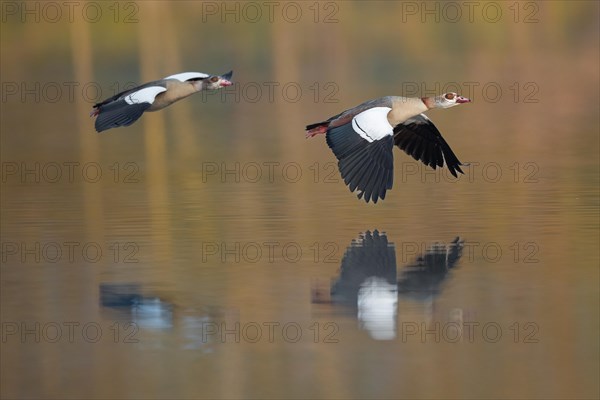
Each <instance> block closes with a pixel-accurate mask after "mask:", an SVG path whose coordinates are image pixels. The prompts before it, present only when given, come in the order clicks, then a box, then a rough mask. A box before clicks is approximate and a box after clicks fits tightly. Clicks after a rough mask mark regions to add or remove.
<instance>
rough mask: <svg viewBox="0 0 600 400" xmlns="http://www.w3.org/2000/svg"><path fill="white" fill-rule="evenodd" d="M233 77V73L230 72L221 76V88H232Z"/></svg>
mask: <svg viewBox="0 0 600 400" xmlns="http://www.w3.org/2000/svg"><path fill="white" fill-rule="evenodd" d="M232 75H233V71H229V72H228V73H226V74H223V75H221V76H220V78H221V86H231V85H233V82H231V76H232Z"/></svg>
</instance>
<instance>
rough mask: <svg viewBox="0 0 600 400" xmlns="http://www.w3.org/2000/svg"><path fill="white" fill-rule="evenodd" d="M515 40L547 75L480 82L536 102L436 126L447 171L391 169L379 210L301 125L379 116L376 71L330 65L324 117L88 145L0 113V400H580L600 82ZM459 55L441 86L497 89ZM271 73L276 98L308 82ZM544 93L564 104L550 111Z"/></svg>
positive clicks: (211, 111)
mask: <svg viewBox="0 0 600 400" xmlns="http://www.w3.org/2000/svg"><path fill="white" fill-rule="evenodd" d="M356 7H357V8H356V9H354V8H350V7H349V6H345V7H342V8H341V12H342V15H344V16H347V17H348V18H350V19H351V18H357V15H358V14H360V12H361V11H360V10H361V8H360V6H358V5H357V6H356ZM582 7H583V6H582ZM581 9H584V8H581ZM142 10H143V8H142ZM357 10H358V11H357ZM577 10H580V8H577ZM596 10H597V8H596ZM179 12H181V11H179ZM546 12H549V11H548V10H546ZM357 13H358V14H357ZM550 14H551V13H550ZM550 14H547V13H545V14H543V16H544V17H546V18H550V16H549V15H550ZM596 14H597V13H596ZM381 17H382V18H383V16H382V15H381ZM548 21H549V19H545V20H544V19H543V20H542V23H540V24H539V26H538V25H536V26H533V27H532V28H531V32H529V31H528V33H529V34H530V36H527V37H530V38H532V37H537V36H535V35H537V34H538V33H539V32H540V30H543V29H546V27H547V23H548ZM544 22H545V23H544ZM144 23H147V21H146V22H144V21H142V23H141V26H142V29H146V28H144V27H145V26H146V25H144ZM565 23H566V22H565ZM186 24H187V25H186V26H189V27H190V29H191V27H192V25H190V24H189V23H188V22H186ZM594 24H595V25H594ZM339 25H340V27H341V28H344V29H348V30H349V31H350V32H354V30H353V29H354V28H352V26H350V25H348V24H344V22H342V23H340V24H339ZM167 26H171V25H167ZM228 26H229V25H227V24H225V25H223V26H221V25H219V26H217V27H215V29H218V30H226V29H227V27H228ZM261 26H262V25H261ZM503 26H504V27H505V28H506V27H507V26H508V25H503ZM591 26H596V27H597V21H596V22H594V23H593V24H591ZM62 28H65V27H64V26H63V25H60V26H56V27H54V29H56V30H57V31H58V30H60V29H62ZM137 28H139V27H137V26H136V29H137ZM235 28H236V29H237V28H239V31H235V32H230V35H231V37H234V38H238V40H243V39H242V38H243V37H244V32H245V31H244V29H242V28H244V27H243V26H236V27H235ZM335 28H338V26H337V25H336V27H335ZM3 29H7V28H5V27H3ZM198 29H200V30H201V31H202V32H204V31H203V30H204V29H208V27H207V26H205V25H204V26H201V27H200V28H198ZM322 29H324V32H329V31H328V30H327V29H325V28H322ZM331 29H334V28H333V27H332V28H331ZM423 29H426V28H423ZM490 29H491V28H490ZM332 32H333V31H332ZM431 32H433V31H431ZM486 32H487V31H486ZM490 32H492V33H493V31H490ZM490 32H488V33H489V34H491V33H490ZM365 34H367V33H365ZM381 34H382V33H381V32H379V31H377V30H374V31H373V32H370V33H368V35H370V36H369V37H371V38H378V37H380V36H379V35H381ZM31 35H33V36H37V35H41V33H39V32H37V31H34V32H32V33H31ZM270 35H271V33H269V34H267V36H266V37H268V38H271V39H272V36H270ZM290 35H291V36H290V37H288V39H286V40H291V41H294V40H295V41H297V42H298V43H302V45H303V46H305V47H306V46H310V45H313V46H318V40H316V39H314V40H313V39H310V38H308V39H304V40H300V39H299V38H300V37H301V34H300V32H296V31H294V32H293V33H291V34H290ZM348 35H349V37H351V36H353V35H355V33H349V34H348ZM596 36H597V35H596ZM311 37H312V36H311ZM576 38H577V35H576V34H573V35H572V36H569V37H568V38H567V39H565V40H568V42H567V44H568V43H571V41H574V40H575V39H576ZM338 39H339V40H341V41H342V42H341V43H344V45H343V47H344V48H345V49H347V48H348V47H347V46H349V44H348V42H346V41H345V40H349V39H348V38H345V37H344V36H343V35H342V36H341V37H340V38H338ZM272 40H275V39H272ZM311 40H313V41H311ZM531 40H533V39H531ZM536 40H541V43H542V44H545V45H546V46H547V47H542V49H540V48H539V46H534V44H535V43H534V44H531V43H529V44H525V45H523V46H531V48H535V49H536V50H535V51H537V52H539V54H542V55H543V57H542V58H541V59H540V60H535V59H528V62H530V63H533V64H528V63H527V62H525V61H522V60H521V61H522V63H521V62H519V60H517V61H516V63H517V67H514V73H513V75H512V76H511V77H510V78H506V79H505V80H503V81H502V82H501V84H502V85H503V87H504V88H505V90H507V89H506V88H507V86H508V85H509V84H510V82H511V81H512V80H513V79H514V80H517V81H519V82H526V81H529V80H532V81H535V82H536V84H537V85H538V86H539V88H540V92H539V95H538V99H539V102H538V103H524V102H522V101H519V102H514V101H513V99H512V98H510V97H504V98H503V99H502V101H500V102H498V103H492V102H489V101H485V100H483V99H480V100H479V101H475V102H474V103H472V104H468V105H465V106H461V107H460V108H454V109H451V110H446V111H433V112H431V113H430V117H431V118H432V120H433V121H434V122H435V123H436V125H437V126H438V128H439V129H440V130H441V131H442V133H443V134H444V137H445V138H446V139H447V141H448V142H449V143H450V145H451V146H452V148H453V149H454V151H455V152H456V154H457V155H458V156H459V158H460V159H461V160H462V161H463V162H465V163H470V165H469V167H467V168H466V169H465V172H466V173H465V175H463V176H462V177H460V179H458V180H456V179H454V178H452V177H451V176H449V175H448V174H447V173H446V172H445V171H441V172H439V171H438V172H433V171H431V170H429V169H425V168H424V167H422V166H421V165H420V164H417V163H416V162H413V161H412V159H411V158H409V157H408V156H406V155H405V154H404V153H402V152H401V151H400V150H398V149H395V150H394V157H395V170H394V173H395V180H394V188H393V189H392V190H391V191H389V192H388V194H387V196H386V199H385V200H384V201H383V202H380V203H378V204H376V205H373V204H365V203H364V202H363V201H359V200H358V199H357V198H356V196H355V195H354V194H351V193H350V192H349V191H348V189H347V188H346V187H345V186H344V185H343V182H341V179H340V178H339V175H338V173H337V169H336V168H335V163H334V156H333V155H332V154H331V153H330V151H329V150H328V149H327V146H326V144H325V141H324V138H323V137H317V138H313V139H311V140H306V139H305V138H304V132H303V126H304V125H305V124H306V123H310V122H314V121H316V120H319V119H322V118H324V117H328V116H330V115H333V114H335V113H336V112H339V111H341V110H342V109H344V108H346V107H350V106H352V105H354V104H357V103H358V102H360V101H362V100H364V99H365V98H370V97H377V96H379V95H383V94H390V93H389V92H390V91H393V90H394V89H393V88H390V87H386V86H389V81H390V80H391V79H397V78H395V77H394V75H390V74H389V72H385V71H384V72H382V73H383V74H384V76H385V79H383V78H381V77H373V78H365V79H373V82H369V81H367V82H364V83H362V82H356V80H355V79H354V77H356V76H359V75H360V67H358V66H348V68H349V69H348V70H347V71H343V72H340V74H341V75H342V76H341V77H340V76H334V72H335V68H333V67H332V66H328V67H325V70H324V71H323V74H325V75H327V76H329V77H331V76H334V77H332V78H329V77H321V79H322V80H323V81H329V80H335V81H336V82H339V88H340V92H339V94H338V95H337V97H338V99H339V102H338V103H322V104H319V103H318V104H315V103H314V101H313V99H312V98H310V99H307V98H303V99H302V100H301V101H299V102H298V103H291V102H284V101H275V102H274V103H270V102H269V101H268V100H267V99H261V101H259V102H257V103H252V102H247V101H239V102H235V101H229V102H228V101H219V100H218V99H216V100H215V99H214V98H212V99H211V98H209V99H207V100H202V99H200V98H190V99H188V100H186V101H185V102H182V103H178V104H177V105H175V106H173V107H172V109H169V110H165V111H164V112H161V113H153V114H151V115H145V116H144V117H143V118H142V119H141V120H140V121H139V122H138V123H136V124H135V125H132V126H131V127H128V128H121V129H115V130H112V131H109V132H107V133H106V134H102V135H95V134H94V133H93V131H92V122H91V120H87V119H83V118H80V117H79V114H82V115H84V116H85V112H86V111H87V110H88V108H89V104H88V103H85V104H81V103H80V102H75V103H73V102H68V101H62V102H59V103H57V104H47V103H43V102H42V103H41V104H40V103H31V102H20V101H7V102H3V104H2V172H3V175H2V192H1V201H2V207H1V225H0V227H1V233H2V264H1V270H0V271H1V298H2V302H1V311H2V316H1V319H2V357H1V366H2V374H1V375H2V376H1V386H2V396H3V397H7V398H31V397H39V398H56V397H61V398H128V397H140V398H217V397H219V398H242V397H244V398H594V397H597V396H598V391H599V389H598V379H597V377H598V373H599V354H600V349H599V346H598V334H599V320H598V315H599V298H598V283H599V277H598V261H599V254H598V253H599V251H598V242H599V231H598V221H599V213H598V206H599V202H598V200H599V196H598V183H599V174H598V172H599V171H598V111H597V110H598V109H597V106H598V94H597V84H598V77H597V70H596V76H595V77H594V76H593V73H592V74H591V75H589V77H590V79H591V81H592V82H591V83H593V84H592V85H590V84H589V82H585V81H584V80H583V79H580V78H579V77H578V76H577V75H582V74H585V73H587V72H589V68H588V67H586V66H585V65H584V64H581V65H579V64H578V65H576V66H573V65H571V64H570V63H569V62H568V60H566V59H565V60H563V57H561V54H562V52H568V47H569V46H568V45H567V44H565V43H563V44H560V41H559V42H557V43H555V44H554V45H549V44H547V42H546V41H545V40H543V39H536ZM534 42H535V41H534ZM515 43H516V42H510V43H509V44H510V46H515V48H516V47H518V45H517V44H515ZM590 44H591V48H594V47H593V46H596V47H595V54H596V55H597V52H598V47H597V44H598V41H597V37H596V39H594V40H593V41H591V42H590ZM280 45H281V44H279V46H280ZM98 46H99V45H98V44H97V43H95V42H94V47H93V48H94V50H95V51H96V52H98V53H100V54H102V52H103V51H107V50H104V49H101V48H99V47H98ZM231 46H236V47H234V48H235V50H236V51H237V53H236V54H238V56H239V58H238V61H237V63H238V64H237V65H235V66H234V67H235V68H234V69H235V70H236V72H235V74H236V75H237V76H238V79H240V81H239V82H241V83H247V82H250V81H252V80H253V79H255V78H253V71H260V69H259V68H256V65H254V64H253V60H254V59H253V58H252V57H250V56H249V55H247V54H246V53H243V51H244V50H243V48H242V47H243V46H241V45H240V44H238V45H231ZM273 46H274V47H276V48H277V46H278V44H277V43H275V44H273ZM324 46H325V47H327V46H326V45H324ZM465 46H466V48H464V49H461V50H460V53H461V55H462V56H463V57H464V58H469V57H471V58H470V61H471V62H470V63H467V65H469V66H468V67H467V68H468V70H467V71H460V72H456V73H457V75H458V76H457V78H456V79H462V80H468V79H479V80H481V81H482V82H485V81H487V80H489V79H498V76H500V75H501V74H502V73H506V69H507V68H508V67H507V66H506V65H504V66H498V65H496V64H495V63H494V62H492V61H485V59H484V60H481V59H479V58H478V56H476V55H475V54H477V52H478V51H485V50H483V49H482V48H480V47H479V46H480V45H479V44H475V43H471V44H468V45H465ZM553 46H554V47H553ZM3 47H4V39H3ZM527 48H528V47H525V49H527ZM586 48H587V47H582V49H579V50H578V51H580V52H581V53H584V50H585V49H586ZM15 49H16V48H15V47H11V48H10V50H3V51H11V52H15V51H16V50H15ZM269 49H270V50H269V51H271V50H272V49H271V48H270V47H269ZM326 50H327V49H323V48H319V53H318V54H321V55H325V54H327V51H329V50H327V51H326ZM31 51H32V52H34V50H31ZM273 51H274V52H275V50H273ZM277 51H283V50H282V49H279V50H277ZM289 51H290V52H291V53H293V51H292V50H289ZM298 51H299V52H300V50H298ZM340 51H342V52H343V51H346V50H340ZM381 51H382V50H381V49H378V48H373V49H370V50H369V52H370V54H371V56H372V57H382V56H383V55H382V54H383V53H381ZM439 51H444V52H445V51H448V50H447V49H446V50H444V49H443V46H440V50H439ZM498 51H499V50H498ZM515 51H516V50H515ZM519 51H523V53H519V54H521V55H523V57H526V56H525V55H524V54H526V53H527V52H526V51H524V50H522V49H521V50H519ZM210 52H211V54H213V53H214V52H215V49H210ZM240 54H245V55H244V56H241V55H240ZM285 54H287V53H285ZM586 54H587V53H586ZM591 54H592V56H593V54H594V51H591ZM288 56H289V57H293V54H290V55H288ZM446 56H447V54H446V53H443V57H446ZM20 57H23V58H25V59H31V58H32V57H33V56H32V55H30V54H27V55H22V56H20ZM271 57H273V58H276V54H275V53H273V54H271V53H269V55H268V56H265V58H264V59H265V60H269V61H272V58H271ZM296 57H297V58H296V59H301V57H300V56H299V55H296ZM490 57H491V56H490ZM589 59H592V60H593V59H594V58H593V57H591V58H589ZM394 60H396V59H394ZM543 60H548V63H545V64H544V65H545V66H546V68H541V64H542V61H543ZM47 62H48V65H49V66H47V67H44V68H43V70H44V71H46V72H45V73H50V72H48V71H50V70H52V67H51V65H52V63H51V61H50V60H48V61H47ZM69 62H70V61H68V62H67V64H68V63H69ZM132 62H133V61H132ZM188 62H189V63H191V64H193V65H195V64H197V63H198V61H197V60H195V59H193V60H192V61H189V60H188ZM273 62H274V61H273ZM282 62H283V63H284V65H283V66H282V65H279V66H275V67H273V68H274V70H275V71H276V72H275V73H274V74H275V75H277V79H279V80H282V81H288V80H292V79H300V82H303V84H304V82H308V81H310V78H312V76H311V77H303V75H302V74H301V73H299V72H297V71H296V72H293V71H291V72H290V71H288V70H287V69H286V68H285V62H284V61H282ZM394 62H399V61H394ZM593 62H595V63H596V68H597V58H595V61H593ZM2 63H3V64H2V65H3V67H4V66H5V63H6V61H4V57H3V61H2ZM194 63H195V64H194ZM307 63H308V62H307ZM99 64H100V66H106V68H109V67H108V66H107V63H106V62H105V61H99ZM222 64H227V62H226V61H222V62H221V61H220V62H219V66H215V67H214V68H220V65H222ZM7 65H8V64H7ZM57 65H58V67H59V68H60V67H61V65H60V63H58V64H57ZM185 65H187V64H185ZM211 65H212V64H211ZM227 65H229V64H227ZM528 65H534V66H538V67H540V68H539V69H535V73H534V72H532V71H531V70H530V69H529V67H528ZM566 66H569V67H571V68H575V69H577V71H578V73H576V74H571V75H574V76H572V77H570V78H567V77H564V76H563V75H562V72H561V71H562V70H563V68H566ZM27 68H29V69H30V70H31V73H32V74H33V73H34V72H33V71H34V69H35V68H34V67H33V66H28V67H27ZM194 68H196V67H194ZM198 68H199V67H198ZM306 68H309V67H306ZM340 68H341V67H340ZM175 69H182V70H184V69H190V68H187V67H184V68H181V67H179V68H175ZM192 69H193V68H192ZM442 70H443V69H439V70H438V72H439V73H442V72H440V71H442ZM238 71H239V72H238ZM169 72H171V71H170V70H169ZM99 73H100V72H99ZM113 73H114V74H116V75H115V79H120V78H119V76H118V71H115V72H113ZM157 73H158V74H159V75H160V74H161V73H162V72H161V71H158V72H157ZM414 73H415V75H417V74H418V72H414ZM9 74H10V76H9ZM35 74H39V72H36V73H35ZM256 74H258V75H261V74H262V72H256ZM294 74H297V75H294ZM298 74H299V75H298ZM236 75H234V78H235V77H236ZM367 75H368V74H367ZM19 76H20V75H19V72H18V71H17V69H16V68H15V67H12V68H8V71H3V81H7V80H10V79H26V78H22V77H19ZM423 76H424V75H423ZM469 76H471V77H470V78H469ZM472 76H476V78H473V77H472ZM494 77H495V78H494ZM559 78H560V79H559ZM35 79H43V78H42V75H36V78H35ZM65 79H66V78H65ZM95 79H100V78H98V77H96V78H95ZM302 79H304V80H302ZM419 79H420V78H419ZM424 79H426V78H424ZM440 79H443V78H440ZM386 81H387V83H386ZM378 85H380V86H381V88H377V89H376V90H375V89H373V88H374V87H377V86H378ZM553 85H555V86H553ZM352 86H358V87H359V88H361V89H358V88H355V87H353V88H351V87H352ZM555 87H558V89H559V90H557V89H555ZM569 88H571V89H569ZM574 89H576V90H575V91H576V92H578V93H581V94H582V95H581V96H574V95H572V94H568V93H567V90H571V91H573V90H574ZM361 90H362V91H363V93H360V91H361ZM563 91H564V92H563ZM556 93H561V95H562V93H567V94H564V96H565V99H567V98H568V99H571V100H572V101H574V102H575V103H574V104H573V105H572V106H570V107H567V106H565V107H562V108H560V109H559V110H557V111H553V106H554V105H555V102H556V97H555V96H556ZM582 96H588V97H587V98H588V99H589V100H588V101H586V102H577V101H578V100H577V98H578V97H582ZM30 115H36V117H35V118H32V117H30ZM85 118H87V117H85ZM28 171H29V172H28Z"/></svg>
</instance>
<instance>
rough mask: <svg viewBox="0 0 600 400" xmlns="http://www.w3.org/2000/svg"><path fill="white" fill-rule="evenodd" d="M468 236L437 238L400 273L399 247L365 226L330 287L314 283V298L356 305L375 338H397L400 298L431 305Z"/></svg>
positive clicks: (345, 304)
mask: <svg viewBox="0 0 600 400" xmlns="http://www.w3.org/2000/svg"><path fill="white" fill-rule="evenodd" d="M463 247H464V240H463V239H461V238H460V237H456V238H455V239H454V240H453V241H451V242H450V243H448V244H445V243H439V242H435V243H432V244H431V245H430V246H429V247H428V248H427V250H426V251H425V252H424V253H423V254H422V255H419V256H418V257H417V258H416V259H415V261H414V262H413V263H411V264H409V265H407V266H405V267H404V268H403V270H402V271H401V272H400V277H399V278H397V268H396V247H395V245H394V243H392V242H389V241H388V238H387V235H386V234H385V233H380V232H379V231H378V230H375V231H373V232H370V231H366V232H365V233H361V234H359V237H358V238H357V239H353V240H352V242H351V243H350V246H348V248H347V249H346V252H345V254H344V257H343V259H342V263H341V266H340V274H339V277H338V278H337V279H335V280H334V281H333V282H332V283H331V286H330V288H327V287H322V286H321V285H320V283H319V282H316V283H314V284H313V287H312V302H313V303H319V304H334V305H336V304H339V305H343V306H346V307H351V308H353V309H355V310H356V312H357V318H358V320H359V322H360V325H361V328H363V329H365V330H367V331H368V332H369V334H370V335H371V337H372V338H373V339H376V340H391V339H394V338H395V337H396V319H397V310H398V298H406V299H414V300H417V301H420V302H423V303H424V304H431V303H432V302H433V299H434V298H435V297H436V296H437V295H438V294H439V293H440V292H441V290H442V283H443V282H444V281H445V280H446V279H447V278H448V277H449V275H448V273H449V272H450V270H451V269H453V268H454V266H455V264H456V263H457V262H458V261H459V260H460V258H461V256H462V249H463Z"/></svg>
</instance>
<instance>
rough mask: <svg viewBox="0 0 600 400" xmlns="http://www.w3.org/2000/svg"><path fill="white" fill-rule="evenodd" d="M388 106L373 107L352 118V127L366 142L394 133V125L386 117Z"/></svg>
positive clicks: (389, 109) (388, 110)
mask: <svg viewBox="0 0 600 400" xmlns="http://www.w3.org/2000/svg"><path fill="white" fill-rule="evenodd" d="M390 111H391V108H389V107H373V108H369V109H368V110H366V111H363V112H361V113H360V114H358V115H357V116H355V117H354V118H352V128H353V129H354V132H356V133H358V134H359V135H360V136H361V137H362V138H363V139H365V140H366V141H368V142H373V141H375V140H380V139H382V138H384V137H386V136H393V135H394V127H393V126H392V125H390V123H389V122H388V119H387V115H388V113H389V112H390Z"/></svg>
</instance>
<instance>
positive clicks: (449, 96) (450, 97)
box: [444, 93, 454, 100]
mask: <svg viewBox="0 0 600 400" xmlns="http://www.w3.org/2000/svg"><path fill="white" fill-rule="evenodd" d="M444 97H446V99H448V100H452V99H453V98H454V93H446V96H444Z"/></svg>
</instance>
